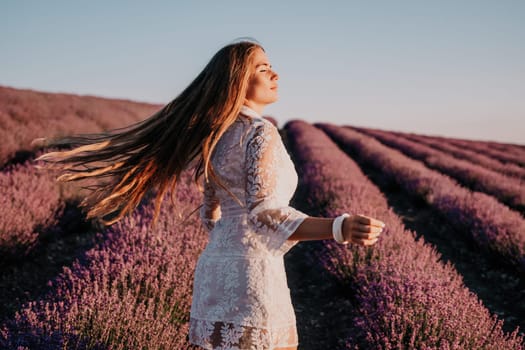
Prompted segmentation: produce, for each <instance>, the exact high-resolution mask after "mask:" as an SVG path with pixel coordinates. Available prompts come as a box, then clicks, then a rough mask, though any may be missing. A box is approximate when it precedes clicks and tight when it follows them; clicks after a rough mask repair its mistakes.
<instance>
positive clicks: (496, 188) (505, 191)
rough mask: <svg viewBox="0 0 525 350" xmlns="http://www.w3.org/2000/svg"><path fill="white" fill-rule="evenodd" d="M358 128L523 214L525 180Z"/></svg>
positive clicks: (377, 131)
mask: <svg viewBox="0 0 525 350" xmlns="http://www.w3.org/2000/svg"><path fill="white" fill-rule="evenodd" d="M359 131H361V132H364V133H366V134H368V135H370V136H373V137H374V138H376V139H378V140H379V141H380V142H381V143H383V144H385V145H387V146H390V147H393V148H395V149H398V150H400V151H401V152H403V153H404V154H406V155H407V156H409V157H411V158H414V159H417V160H421V161H423V162H424V163H425V165H427V166H428V167H429V168H432V169H436V170H438V171H440V172H441V173H443V174H446V175H449V176H451V177H453V178H455V179H456V180H457V181H459V182H460V183H461V184H462V185H464V186H466V187H468V188H470V189H472V190H474V191H480V192H484V193H487V194H490V195H491V196H494V197H495V198H497V199H498V200H499V201H501V202H502V203H504V204H506V205H508V206H509V207H510V208H512V209H515V210H518V211H520V212H522V213H525V182H524V181H523V180H522V179H519V178H514V177H509V176H505V175H502V174H501V173H499V172H496V171H493V170H490V169H487V168H485V167H483V166H481V165H479V164H476V163H473V162H472V161H468V160H462V159H457V158H456V157H454V156H453V155H451V154H447V153H444V152H442V151H438V150H436V149H433V148H432V147H430V146H426V145H424V144H421V143H418V142H415V141H411V140H408V139H406V138H404V137H402V136H398V135H394V134H392V133H390V132H388V131H382V130H373V129H363V128H360V129H359Z"/></svg>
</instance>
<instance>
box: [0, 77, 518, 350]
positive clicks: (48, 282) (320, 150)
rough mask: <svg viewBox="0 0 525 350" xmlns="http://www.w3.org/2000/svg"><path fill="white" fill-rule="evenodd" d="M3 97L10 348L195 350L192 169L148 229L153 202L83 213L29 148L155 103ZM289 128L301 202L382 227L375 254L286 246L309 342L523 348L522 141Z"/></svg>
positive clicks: (199, 236)
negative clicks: (107, 221)
mask: <svg viewBox="0 0 525 350" xmlns="http://www.w3.org/2000/svg"><path fill="white" fill-rule="evenodd" d="M0 101H2V103H1V104H0V126H1V128H0V134H2V137H3V140H4V143H3V145H2V148H1V149H0V187H1V188H0V190H1V191H2V197H0V208H1V209H0V210H1V215H0V290H1V291H2V292H1V293H0V348H1V349H18V350H22V349H193V347H192V346H191V345H190V344H189V343H188V341H187V331H188V321H189V310H190V305H191V294H192V280H193V273H194V268H195V264H196V261H197V258H198V256H199V254H200V252H201V251H202V250H203V249H204V247H205V246H206V243H207V234H206V230H204V228H203V227H202V226H201V223H200V221H199V219H198V214H197V213H198V211H195V212H194V210H195V209H196V208H197V207H198V206H199V205H200V203H201V199H202V194H201V193H199V191H198V190H197V188H196V187H195V186H194V185H193V184H192V183H191V181H190V180H191V179H190V174H191V171H190V170H188V171H187V172H186V173H185V174H184V176H183V178H182V180H183V181H181V182H180V183H179V186H178V188H177V193H176V198H177V201H176V202H175V203H170V201H169V200H166V201H165V203H164V204H163V207H162V211H161V217H160V219H159V223H158V225H157V226H155V227H154V228H151V227H150V226H149V223H150V222H151V220H152V217H153V210H154V209H153V203H152V202H151V201H150V198H151V196H148V198H146V199H145V200H144V201H143V203H141V205H140V206H139V207H138V208H137V209H136V210H135V212H134V213H133V214H132V215H130V216H129V217H126V218H125V219H123V220H122V221H121V222H119V223H117V224H115V225H112V226H111V227H107V228H104V227H100V226H98V225H97V224H96V223H95V222H92V221H88V220H86V219H85V216H84V214H83V212H82V211H81V210H80V209H79V207H78V204H79V200H80V198H81V197H82V193H83V190H82V189H81V188H80V186H79V185H74V184H73V185H67V186H65V185H59V184H57V183H56V182H55V181H54V178H53V173H52V172H49V171H42V170H39V169H37V165H38V164H37V162H35V160H34V159H35V158H36V156H37V155H38V154H39V152H42V151H43V150H39V149H35V148H32V147H31V146H30V141H31V140H32V139H34V138H36V137H42V136H45V137H50V136H58V135H65V134H68V133H85V132H92V131H101V130H107V129H110V128H115V127H121V126H125V125H129V124H130V123H133V122H135V121H138V120H141V119H143V118H146V117H148V116H149V115H151V114H153V113H154V112H155V111H156V110H158V109H159V108H160V107H161V106H157V105H148V104H144V103H137V102H133V101H124V100H111V99H103V98H95V97H90V96H75V95H67V94H50V93H44V92H37V91H29V90H18V89H12V88H8V87H0ZM273 122H275V120H273ZM280 132H281V135H282V138H283V141H284V143H285V146H286V147H287V149H288V151H289V153H290V156H291V158H292V160H293V161H294V163H295V166H296V169H297V172H298V175H299V185H298V188H297V191H296V193H295V196H294V198H293V199H292V202H291V205H293V206H294V207H296V208H298V209H300V210H302V211H304V212H305V213H308V214H309V215H312V216H325V217H334V216H336V215H338V214H339V213H342V212H351V213H359V214H363V215H368V216H372V217H375V218H378V219H380V220H382V221H384V222H385V223H386V225H387V226H386V229H385V231H384V233H383V235H382V236H381V238H380V240H379V241H378V242H377V244H376V245H375V246H373V247H368V248H365V247H355V246H351V245H350V246H342V245H338V244H336V243H334V242H333V241H330V240H328V241H310V242H300V243H299V244H297V245H296V246H295V247H294V248H293V249H292V250H291V251H290V252H289V253H288V254H287V255H286V256H285V262H286V268H287V272H288V282H289V287H290V290H291V292H292V302H293V304H294V308H295V310H296V316H297V322H298V331H299V339H300V345H299V349H308V350H310V349H312V350H313V349H315V350H318V349H385V350H386V349H494V350H496V349H498V350H499V349H509V350H510V349H524V348H525V338H524V337H525V218H524V216H525V189H524V186H525V184H524V179H525V148H524V147H523V145H513V144H504V143H498V142H488V141H487V142H481V141H472V140H461V139H452V138H444V137H431V136H427V135H418V134H408V133H399V132H391V131H388V130H378V129H371V128H370V129H368V128H357V127H353V126H352V124H351V118H349V120H348V123H347V125H333V124H328V123H319V124H311V123H307V122H305V121H302V120H292V121H289V122H287V123H286V125H284V126H283V128H282V129H281V130H280ZM192 212H193V214H192ZM190 214H191V215H190Z"/></svg>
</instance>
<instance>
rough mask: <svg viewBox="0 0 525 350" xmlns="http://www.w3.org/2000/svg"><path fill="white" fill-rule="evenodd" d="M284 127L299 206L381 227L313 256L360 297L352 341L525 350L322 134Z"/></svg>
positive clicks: (296, 124) (329, 244)
mask: <svg viewBox="0 0 525 350" xmlns="http://www.w3.org/2000/svg"><path fill="white" fill-rule="evenodd" d="M285 128H286V130H287V138H288V139H289V147H290V150H291V151H292V154H293V156H294V157H293V158H294V160H295V161H296V166H297V167H298V172H299V177H300V186H299V191H298V193H300V195H299V196H301V198H304V199H305V201H303V203H313V204H318V205H321V204H323V206H322V208H320V212H319V214H320V215H325V216H329V217H333V216H335V215H337V214H339V213H341V212H344V211H348V212H351V213H362V214H364V215H369V216H372V217H376V218H380V219H381V220H382V221H384V222H385V223H386V230H385V231H384V233H383V235H382V238H381V239H380V241H379V242H378V243H377V244H376V246H374V247H371V248H364V247H357V246H350V247H347V246H342V245H339V244H337V243H334V242H333V241H325V242H324V243H325V244H324V248H323V249H320V250H314V251H313V254H315V255H316V256H317V258H319V260H320V261H322V263H323V264H324V266H325V268H326V269H327V270H328V271H329V272H330V273H332V274H333V275H334V276H335V277H336V278H337V279H338V280H339V281H341V283H342V284H344V285H346V286H348V288H350V291H351V294H352V296H353V297H355V298H356V299H357V300H358V309H359V310H358V315H357V316H356V317H355V319H354V324H353V327H352V333H351V334H349V335H348V337H349V339H348V341H349V343H350V344H359V345H363V346H364V347H365V348H374V349H394V348H411V349H414V348H417V349H436V348H439V349H467V348H468V349H479V348H485V349H522V348H523V338H522V337H520V336H518V329H516V330H515V331H514V332H513V333H512V334H510V335H509V334H505V333H504V332H503V331H502V329H501V325H502V321H501V320H497V318H496V317H495V316H490V313H489V311H488V310H487V309H486V308H485V307H484V306H483V305H482V304H481V302H480V301H479V300H478V299H477V297H476V296H475V295H474V294H473V293H471V292H470V291H469V290H468V289H467V288H466V287H464V285H463V283H462V278H461V276H459V275H458V273H457V272H456V271H455V270H454V269H453V267H452V266H451V265H449V264H447V265H444V264H442V263H439V262H438V260H439V256H438V253H436V251H435V250H433V249H432V248H431V246H429V245H426V244H424V242H423V240H418V241H416V240H415V237H414V233H413V232H411V231H407V230H405V228H404V227H403V224H402V222H401V220H400V219H399V218H398V217H397V216H396V215H395V214H394V213H393V212H392V211H391V209H389V208H388V205H387V202H386V199H385V197H384V196H383V194H382V193H381V192H380V191H379V190H378V189H377V187H375V186H374V185H373V184H372V183H371V182H370V181H369V180H368V179H367V177H366V176H365V175H364V174H363V173H362V172H361V170H360V169H359V167H358V166H357V164H356V163H355V162H354V161H353V160H352V159H350V158H349V157H348V156H347V155H346V154H345V153H344V152H342V151H341V150H340V149H339V148H338V147H337V145H336V144H334V143H333V142H332V141H331V140H330V138H329V137H328V136H327V135H326V134H325V133H323V132H322V131H321V130H319V129H317V128H315V127H314V126H312V125H310V124H307V123H305V122H302V121H292V122H289V123H288V124H287V125H286V126H285ZM305 205H306V204H305ZM301 209H303V210H307V209H308V208H307V207H305V208H301ZM315 261H316V260H315ZM349 297H351V296H349Z"/></svg>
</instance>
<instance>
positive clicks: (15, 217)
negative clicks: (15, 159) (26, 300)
mask: <svg viewBox="0 0 525 350" xmlns="http://www.w3.org/2000/svg"><path fill="white" fill-rule="evenodd" d="M0 192H1V193H2V196H0V208H2V215H0V262H2V261H5V260H6V259H12V258H15V257H23V256H24V255H26V254H27V253H28V252H29V251H31V249H32V248H33V247H34V246H35V245H36V244H37V242H38V240H39V237H40V234H41V232H42V231H43V230H44V229H45V228H47V227H50V226H53V225H54V224H56V220H57V218H58V217H59V216H60V214H61V212H62V210H63V209H64V202H62V201H61V200H60V199H61V198H60V192H59V188H58V186H57V185H56V183H55V181H54V179H53V177H52V174H50V173H45V172H39V171H37V169H35V167H34V165H33V163H32V162H30V161H28V162H26V163H24V164H17V165H14V166H11V167H9V168H8V169H5V170H4V171H2V172H0Z"/></svg>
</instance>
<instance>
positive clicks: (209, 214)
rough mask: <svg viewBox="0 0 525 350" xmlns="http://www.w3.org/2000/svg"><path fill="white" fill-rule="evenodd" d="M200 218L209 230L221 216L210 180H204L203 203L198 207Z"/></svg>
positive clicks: (218, 203)
mask: <svg viewBox="0 0 525 350" xmlns="http://www.w3.org/2000/svg"><path fill="white" fill-rule="evenodd" d="M199 213H200V219H201V222H202V224H203V225H204V227H206V228H207V229H208V231H211V230H212V229H213V227H214V226H215V223H216V222H217V220H219V219H220V217H221V206H220V202H219V199H218V198H217V196H216V194H215V188H214V187H213V186H212V185H211V183H210V182H206V181H204V192H203V204H202V207H201V208H200V212H199Z"/></svg>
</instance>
